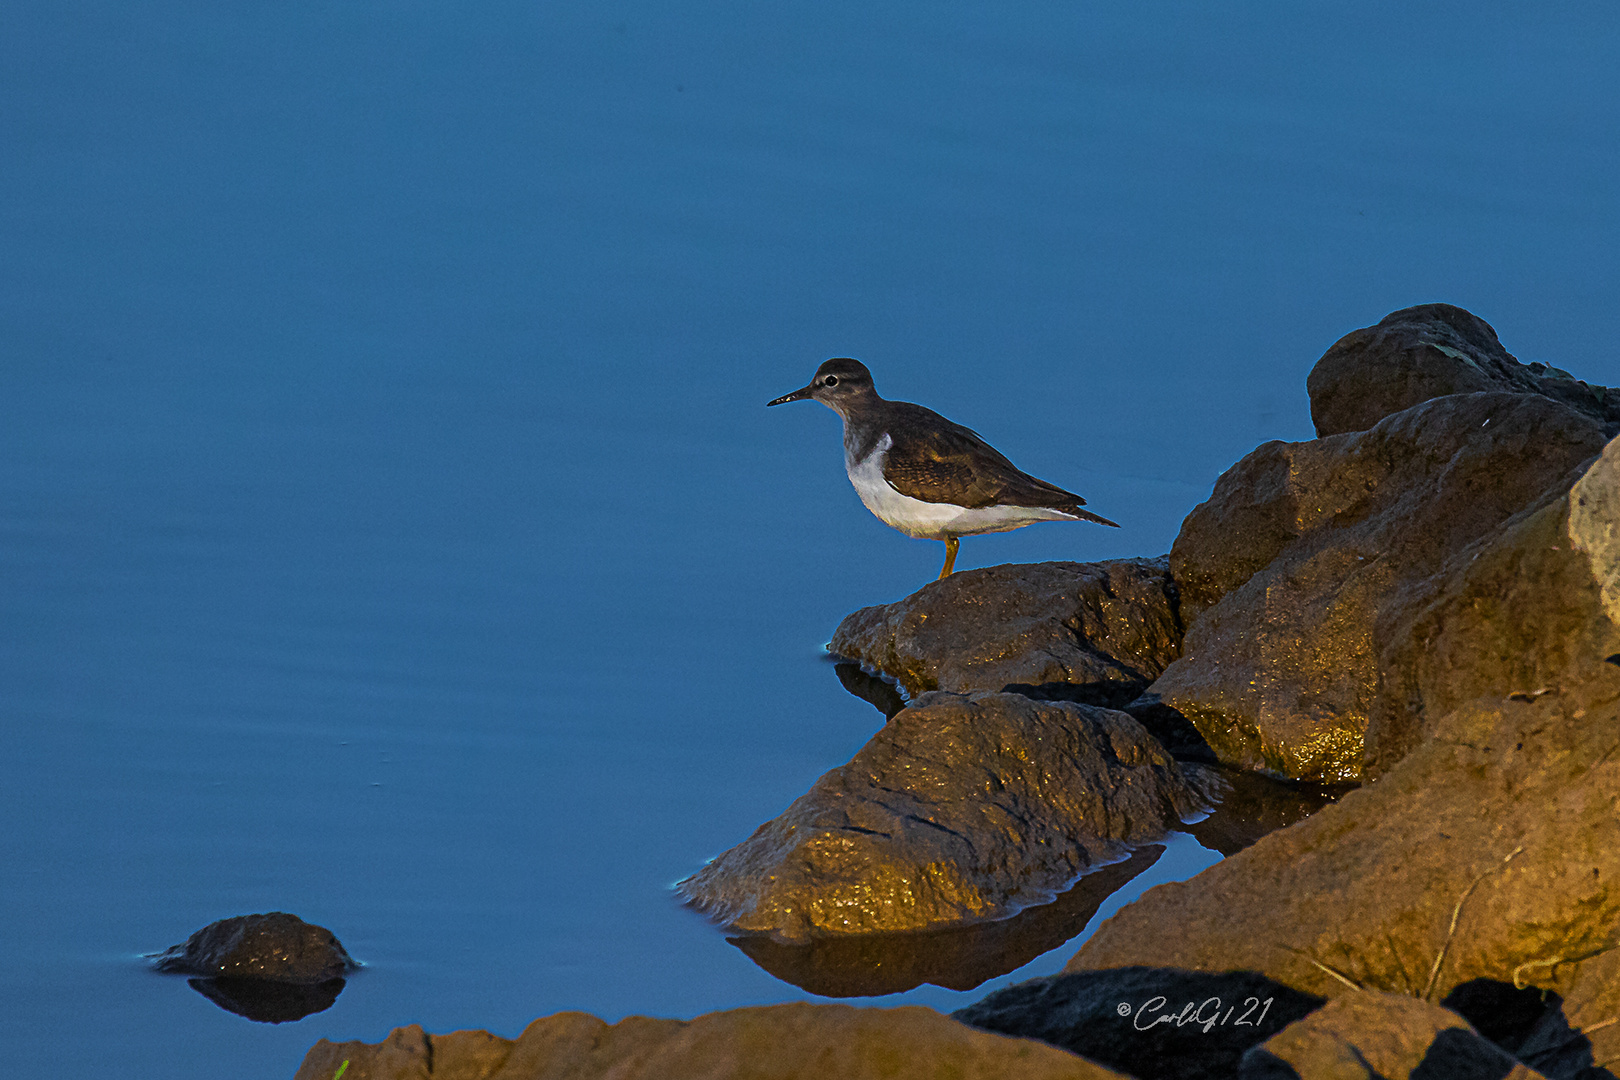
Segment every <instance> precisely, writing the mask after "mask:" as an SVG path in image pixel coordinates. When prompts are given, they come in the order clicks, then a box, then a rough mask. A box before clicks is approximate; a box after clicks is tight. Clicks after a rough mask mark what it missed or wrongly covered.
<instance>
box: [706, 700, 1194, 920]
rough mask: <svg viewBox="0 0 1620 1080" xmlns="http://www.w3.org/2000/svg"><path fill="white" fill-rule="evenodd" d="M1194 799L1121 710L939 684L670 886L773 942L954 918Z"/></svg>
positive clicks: (1116, 852)
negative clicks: (944, 688) (744, 835)
mask: <svg viewBox="0 0 1620 1080" xmlns="http://www.w3.org/2000/svg"><path fill="white" fill-rule="evenodd" d="M1188 768H1189V769H1192V768H1194V767H1190V766H1189V767H1188ZM1204 805H1205V800H1204V798H1203V796H1202V795H1201V793H1200V791H1199V790H1196V789H1195V787H1194V784H1193V782H1192V781H1190V780H1189V778H1188V774H1187V772H1186V771H1184V770H1183V768H1182V767H1181V766H1179V765H1177V764H1176V762H1175V761H1174V760H1173V759H1172V758H1171V757H1170V755H1169V754H1168V753H1167V752H1166V751H1165V750H1164V748H1163V747H1162V746H1161V745H1160V744H1159V743H1158V742H1157V741H1156V740H1154V738H1153V737H1152V736H1151V735H1149V734H1148V733H1147V731H1146V730H1145V729H1144V728H1143V727H1142V726H1141V725H1140V724H1138V723H1137V722H1136V721H1135V720H1134V719H1132V718H1131V717H1130V716H1128V715H1126V714H1125V713H1121V712H1115V711H1113V710H1109V709H1102V708H1096V707H1092V706H1087V705H1079V704H1074V703H1070V702H1049V701H1035V700H1031V699H1030V698H1027V697H1024V696H1022V695H1018V694H998V693H976V694H969V695H958V694H950V693H945V692H935V693H930V694H924V695H922V696H921V697H919V698H918V699H917V700H916V701H915V702H914V703H913V704H912V706H911V707H910V708H907V709H905V710H903V711H901V712H900V713H898V714H897V715H896V716H895V717H894V718H893V719H892V720H890V721H889V722H888V724H886V725H885V726H884V728H883V729H882V730H881V731H879V732H878V734H877V735H875V736H874V737H873V738H872V740H871V741H870V742H869V743H867V745H866V746H865V747H863V748H862V749H861V751H860V752H859V753H858V754H856V755H855V757H854V759H853V760H851V761H850V762H849V763H848V764H847V765H843V766H840V767H839V768H836V769H834V770H832V771H831V772H829V773H827V774H826V775H825V776H823V777H822V778H821V779H820V780H818V781H817V782H816V783H815V785H814V786H813V787H812V788H811V789H810V791H809V792H807V793H806V794H805V795H803V796H802V797H800V798H799V799H798V800H796V801H795V802H794V803H793V805H792V806H790V807H789V808H788V809H787V811H786V812H785V813H783V814H782V815H781V816H780V817H778V818H776V819H774V820H772V821H769V822H767V823H766V824H764V825H762V826H761V827H760V828H759V829H758V830H757V831H756V832H755V833H754V835H753V836H751V837H749V838H748V839H747V840H745V841H744V842H743V843H741V844H739V845H737V846H736V847H734V848H732V849H731V850H730V851H727V852H726V853H725V854H723V855H721V856H720V857H719V858H717V859H715V860H714V861H713V862H712V863H710V864H709V865H708V866H706V867H704V869H703V870H702V871H700V872H699V873H698V874H696V875H694V876H693V877H691V878H688V879H687V880H686V881H684V882H682V883H681V884H680V886H679V889H680V891H681V893H682V895H684V896H685V897H686V898H687V899H688V901H689V902H691V904H692V905H693V906H694V907H696V908H698V909H700V910H702V911H703V912H705V913H706V914H707V915H709V916H710V917H711V918H713V919H715V920H716V921H717V922H719V923H721V924H723V925H726V926H728V927H732V928H734V929H737V930H741V931H745V932H750V933H760V934H769V935H771V936H773V937H775V938H777V939H778V940H783V941H794V940H804V939H807V938H810V937H813V936H818V935H831V934H858V933H874V932H886V931H901V930H922V929H930V928H940V927H946V926H953V925H961V924H966V923H972V922H978V921H983V920H987V919H995V918H1000V917H1003V916H1006V915H1010V914H1012V913H1013V912H1015V911H1017V910H1018V909H1020V908H1022V907H1025V906H1028V905H1031V904H1036V903H1043V902H1046V901H1049V900H1051V899H1052V897H1053V896H1054V895H1055V894H1056V893H1058V892H1059V891H1061V890H1063V889H1064V888H1066V887H1067V886H1069V885H1070V884H1071V883H1072V882H1073V881H1074V880H1075V879H1076V878H1077V877H1079V876H1080V875H1081V874H1083V873H1084V872H1086V871H1087V870H1088V869H1091V868H1092V867H1095V866H1097V865H1099V864H1103V863H1108V862H1112V861H1115V860H1117V859H1120V858H1123V857H1124V856H1125V855H1126V854H1127V853H1128V851H1129V847H1130V845H1134V844H1143V843H1148V842H1150V841H1153V840H1157V839H1159V838H1160V837H1162V836H1163V835H1164V834H1165V832H1166V830H1167V828H1168V827H1170V826H1172V825H1175V824H1176V823H1177V822H1179V821H1180V820H1181V819H1183V818H1184V817H1187V816H1190V815H1192V814H1193V813H1195V812H1197V811H1199V810H1201V809H1203V808H1204Z"/></svg>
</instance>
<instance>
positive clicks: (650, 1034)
mask: <svg viewBox="0 0 1620 1080" xmlns="http://www.w3.org/2000/svg"><path fill="white" fill-rule="evenodd" d="M345 1061H347V1062H348V1063H349V1066H348V1069H347V1070H346V1071H345V1073H344V1076H345V1077H359V1078H362V1080H421V1078H424V1077H427V1076H429V1075H432V1076H446V1077H450V1076H454V1077H469V1078H470V1077H478V1078H480V1080H542V1078H545V1080H552V1078H556V1080H563V1078H566V1080H610V1078H611V1080H674V1078H677V1077H679V1078H699V1077H701V1078H703V1080H756V1078H763V1077H769V1078H771V1080H830V1078H834V1077H836V1078H838V1080H936V1078H938V1077H955V1078H958V1080H1008V1078H1010V1077H1017V1078H1018V1080H1128V1078H1125V1077H1123V1076H1121V1074H1119V1073H1116V1072H1112V1071H1110V1070H1108V1069H1105V1068H1103V1067H1102V1066H1101V1065H1095V1064H1093V1063H1091V1062H1089V1061H1084V1060H1081V1059H1080V1058H1077V1057H1075V1056H1074V1055H1073V1054H1069V1053H1066V1052H1064V1051H1062V1050H1059V1049H1057V1048H1056V1047H1053V1046H1047V1045H1045V1044H1043V1043H1039V1042H1036V1041H1035V1040H1033V1039H1013V1038H1006V1037H1004V1036H1000V1035H992V1034H990V1033H988V1032H984V1031H977V1030H975V1029H973V1028H971V1027H968V1026H967V1025H965V1024H959V1023H957V1022H956V1021H955V1020H951V1019H949V1018H948V1017H945V1016H941V1015H940V1014H939V1013H937V1012H934V1011H933V1010H932V1009H925V1008H921V1007H918V1006H909V1007H906V1008H899V1009H858V1008H855V1007H854V1006H851V1005H810V1004H805V1003H796V1004H790V1005H769V1006H764V1007H761V1008H750V1009H733V1010H731V1011H729V1012H719V1013H708V1014H707V1015H704V1016H700V1017H698V1018H697V1019H695V1020H653V1019H649V1018H647V1017H645V1016H631V1017H626V1018H625V1019H623V1020H621V1021H619V1022H618V1023H617V1024H607V1023H604V1022H603V1021H601V1020H598V1019H597V1018H596V1017H594V1016H589V1015H586V1014H585V1013H558V1014H556V1015H555V1016H548V1017H544V1018H543V1019H540V1020H536V1021H534V1022H533V1023H532V1024H530V1025H529V1026H528V1027H527V1028H525V1029H524V1030H523V1033H522V1034H521V1035H519V1036H518V1037H517V1038H516V1039H502V1038H500V1037H498V1036H495V1035H491V1034H490V1033H489V1032H487V1031H458V1032H455V1033H453V1034H450V1035H428V1034H427V1033H425V1032H424V1031H423V1030H422V1029H421V1028H420V1027H418V1026H416V1025H414V1024H413V1025H412V1026H410V1027H404V1028H396V1029H394V1031H393V1032H392V1033H391V1034H390V1035H389V1036H388V1038H386V1039H384V1040H383V1041H382V1042H380V1043H363V1042H358V1041H356V1042H342V1043H332V1042H328V1041H326V1040H325V1039H322V1040H321V1041H320V1042H318V1043H316V1044H315V1046H314V1047H313V1048H311V1050H310V1051H309V1053H308V1054H307V1055H306V1056H305V1058H304V1063H303V1065H302V1066H301V1067H300V1068H299V1070H298V1072H297V1074H296V1075H295V1076H294V1078H293V1080H331V1078H332V1076H333V1074H334V1073H336V1072H337V1070H338V1068H339V1066H341V1065H342V1063H343V1062H345Z"/></svg>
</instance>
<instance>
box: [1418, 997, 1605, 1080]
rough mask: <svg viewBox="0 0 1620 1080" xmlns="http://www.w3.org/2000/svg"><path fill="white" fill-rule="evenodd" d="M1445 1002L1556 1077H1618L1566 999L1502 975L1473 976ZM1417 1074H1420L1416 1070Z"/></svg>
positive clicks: (1487, 1034)
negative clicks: (1597, 1059)
mask: <svg viewBox="0 0 1620 1080" xmlns="http://www.w3.org/2000/svg"><path fill="white" fill-rule="evenodd" d="M1440 1004H1442V1005H1444V1006H1445V1007H1446V1008H1448V1009H1450V1010H1451V1011H1452V1012H1454V1013H1457V1014H1458V1015H1460V1016H1462V1017H1463V1018H1464V1019H1465V1020H1467V1021H1468V1022H1469V1023H1470V1024H1472V1025H1474V1030H1476V1031H1478V1032H1479V1033H1480V1035H1482V1036H1484V1037H1485V1038H1487V1039H1489V1040H1490V1041H1491V1042H1493V1043H1495V1044H1496V1045H1497V1046H1500V1047H1501V1048H1502V1049H1503V1050H1506V1051H1507V1052H1508V1053H1510V1054H1512V1055H1513V1056H1514V1057H1516V1058H1518V1059H1519V1060H1520V1061H1522V1062H1524V1063H1525V1064H1526V1065H1528V1066H1530V1067H1531V1068H1532V1069H1535V1070H1537V1071H1538V1072H1540V1073H1542V1074H1544V1075H1546V1076H1550V1077H1554V1078H1555V1080H1614V1073H1612V1072H1610V1071H1609V1070H1608V1069H1604V1068H1599V1067H1598V1066H1596V1065H1595V1064H1594V1063H1593V1054H1592V1040H1591V1039H1589V1038H1588V1037H1587V1036H1586V1035H1585V1034H1583V1033H1582V1032H1580V1031H1579V1030H1577V1029H1576V1028H1575V1026H1574V1025H1572V1024H1571V1023H1570V1021H1569V1018H1568V1017H1567V1016H1565V1014H1564V999H1563V998H1561V997H1559V996H1558V995H1557V994H1555V993H1553V992H1552V991H1550V990H1542V989H1540V988H1538V987H1534V986H1526V987H1522V988H1521V987H1515V986H1514V985H1513V984H1512V983H1508V982H1502V981H1500V980H1497V979H1470V980H1469V981H1468V982H1465V983H1462V984H1460V985H1458V986H1456V987H1454V988H1453V989H1452V991H1451V993H1450V994H1447V995H1446V999H1445V1000H1444V1001H1442V1002H1441V1003H1440ZM1413 1075H1416V1074H1415V1073H1414V1074H1413Z"/></svg>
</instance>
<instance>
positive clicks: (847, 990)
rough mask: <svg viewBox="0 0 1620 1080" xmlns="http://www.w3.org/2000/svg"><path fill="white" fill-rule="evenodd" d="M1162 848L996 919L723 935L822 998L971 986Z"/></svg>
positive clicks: (1041, 940) (1059, 934)
mask: <svg viewBox="0 0 1620 1080" xmlns="http://www.w3.org/2000/svg"><path fill="white" fill-rule="evenodd" d="M1162 854H1164V848H1163V847H1162V846H1160V845H1158V844H1150V845H1147V846H1146V847H1142V848H1139V849H1138V850H1137V851H1136V852H1135V854H1133V855H1132V856H1131V857H1130V858H1128V859H1126V860H1125V861H1123V862H1117V863H1113V864H1111V865H1108V866H1104V867H1102V868H1101V869H1098V870H1094V871H1092V872H1091V873H1089V874H1087V875H1086V876H1085V877H1082V878H1081V879H1080V880H1079V881H1077V882H1076V883H1075V884H1074V887H1073V888H1071V889H1069V891H1067V892H1065V893H1063V894H1062V895H1060V896H1059V897H1058V898H1057V899H1056V900H1054V901H1053V902H1052V903H1050V904H1043V905H1041V906H1039V907H1033V908H1026V909H1025V910H1023V911H1021V912H1019V913H1018V914H1017V915H1014V916H1012V917H1011V918H1008V919H1002V920H1000V921H998V922H992V923H982V924H980V925H977V926H968V927H963V928H960V929H956V930H944V931H935V932H921V933H909V934H865V935H859V936H854V937H840V938H822V939H818V940H816V941H812V942H811V943H809V944H806V945H786V944H782V943H780V942H777V941H774V940H772V939H771V938H768V937H764V936H758V937H753V936H750V937H734V938H728V939H727V940H728V941H730V942H731V944H733V945H735V946H737V948H739V949H741V950H742V951H743V953H744V954H746V955H747V956H748V958H749V959H750V960H752V961H754V963H756V964H758V965H759V966H760V967H762V968H764V969H765V970H766V971H768V972H770V973H771V974H772V975H775V976H776V977H777V978H779V979H782V980H784V981H786V982H790V983H792V984H793V985H795V986H798V987H800V988H802V989H804V990H808V991H809V992H810V993H812V994H820V995H822V996H824V997H873V996H877V995H880V994H898V993H900V992H902V991H905V990H910V989H912V988H913V987H915V986H920V985H921V984H923V983H925V982H926V983H933V984H935V985H936V986H943V987H945V988H947V989H950V990H971V989H973V988H974V987H975V986H978V985H979V984H980V983H982V982H985V981H986V980H988V979H994V978H996V977H997V976H999V975H1005V974H1006V973H1007V972H1009V971H1015V970H1017V969H1018V968H1021V967H1023V966H1024V965H1025V964H1027V963H1029V962H1030V961H1031V960H1033V959H1035V957H1037V956H1039V955H1041V954H1042V953H1044V952H1049V951H1050V950H1052V949H1055V948H1057V947H1058V946H1059V945H1062V944H1063V943H1064V942H1065V941H1068V940H1069V939H1071V938H1073V937H1074V936H1075V935H1077V934H1079V933H1080V931H1082V930H1084V929H1085V928H1086V924H1087V923H1089V922H1090V921H1091V917H1092V916H1093V915H1095V914H1096V913H1097V908H1098V907H1100V906H1101V905H1102V902H1103V901H1104V900H1106V899H1108V897H1110V896H1112V895H1113V894H1114V893H1115V892H1118V891H1119V890H1120V889H1121V888H1123V887H1124V886H1125V885H1126V883H1127V882H1129V881H1130V880H1131V879H1132V878H1134V877H1136V876H1137V875H1138V874H1140V873H1142V871H1144V870H1146V869H1147V868H1148V867H1150V866H1152V865H1153V864H1154V863H1155V862H1157V861H1158V859H1159V856H1160V855H1162Z"/></svg>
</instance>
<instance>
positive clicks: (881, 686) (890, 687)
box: [833, 660, 906, 720]
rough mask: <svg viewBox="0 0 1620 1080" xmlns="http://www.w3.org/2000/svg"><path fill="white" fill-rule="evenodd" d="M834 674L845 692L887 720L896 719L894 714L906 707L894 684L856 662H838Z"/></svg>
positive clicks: (902, 696) (902, 695) (834, 666)
mask: <svg viewBox="0 0 1620 1080" xmlns="http://www.w3.org/2000/svg"><path fill="white" fill-rule="evenodd" d="M833 672H834V674H836V675H837V676H838V681H839V682H840V683H843V685H844V689H845V690H848V691H849V692H850V693H852V694H854V695H855V696H856V697H858V698H860V699H861V700H862V701H865V702H867V703H868V704H870V705H872V706H873V707H874V708H876V709H877V711H878V712H880V713H882V714H883V719H885V720H892V719H894V714H895V713H897V712H899V711H900V710H901V709H903V708H905V707H906V698H905V695H904V694H902V693H901V692H900V691H899V689H898V688H897V687H896V686H895V685H894V683H891V682H890V681H889V680H887V679H885V678H884V677H883V676H881V675H873V674H872V673H871V672H869V671H867V670H866V669H865V668H863V667H861V665H859V664H857V663H855V662H854V661H851V660H840V661H838V662H837V663H836V664H834V665H833Z"/></svg>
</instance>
